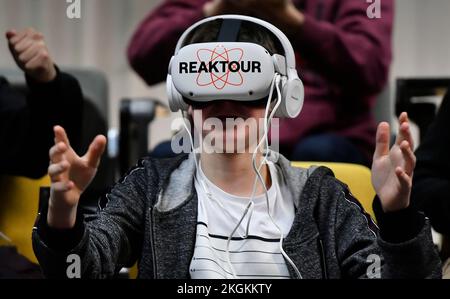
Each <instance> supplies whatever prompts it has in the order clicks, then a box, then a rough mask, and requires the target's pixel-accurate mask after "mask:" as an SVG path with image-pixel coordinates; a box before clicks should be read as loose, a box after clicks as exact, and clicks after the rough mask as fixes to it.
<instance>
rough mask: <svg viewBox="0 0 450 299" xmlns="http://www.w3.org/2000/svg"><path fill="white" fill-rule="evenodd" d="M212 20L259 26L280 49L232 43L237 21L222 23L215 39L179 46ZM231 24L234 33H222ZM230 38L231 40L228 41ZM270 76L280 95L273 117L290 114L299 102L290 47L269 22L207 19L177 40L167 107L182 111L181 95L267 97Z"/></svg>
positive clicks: (301, 92) (298, 82) (198, 97)
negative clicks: (278, 78)
mask: <svg viewBox="0 0 450 299" xmlns="http://www.w3.org/2000/svg"><path fill="white" fill-rule="evenodd" d="M215 20H223V22H225V21H229V20H231V21H232V22H234V21H235V20H236V22H242V21H245V22H252V23H255V24H257V25H260V26H262V27H264V28H265V29H267V30H269V31H270V32H271V33H272V34H273V35H274V36H275V37H276V38H278V40H279V41H280V44H281V45H282V46H283V49H284V52H285V53H283V54H284V55H280V54H274V55H271V54H270V53H269V52H268V51H267V50H266V49H265V48H264V47H262V46H260V45H258V44H256V43H244V42H236V41H234V40H236V39H237V33H238V32H239V29H240V23H237V24H239V25H236V24H233V23H231V26H226V24H225V25H224V24H222V29H221V32H220V33H219V38H218V39H219V40H218V41H212V42H208V43H194V44H189V45H185V40H186V38H187V37H188V36H189V34H190V33H191V32H192V31H194V30H195V29H196V28H198V26H200V25H202V24H205V23H207V22H211V21H215ZM233 26H234V27H236V28H235V29H234V30H235V32H234V33H233V32H232V33H231V34H230V32H227V30H228V31H230V29H227V28H226V27H233ZM224 27H225V29H224ZM232 30H233V29H231V31H232ZM222 31H225V34H223V32H222ZM230 35H231V36H232V37H230ZM221 36H222V37H221ZM223 36H226V37H225V38H223ZM220 39H222V40H220ZM230 39H231V40H233V41H229V40H230ZM276 74H280V75H282V80H281V81H282V83H281V86H280V88H281V94H282V99H281V104H280V106H279V109H278V110H277V112H276V116H277V117H287V118H295V117H297V116H298V115H299V113H300V111H301V109H302V106H303V98H304V88H303V83H302V81H301V80H300V78H299V77H298V74H297V70H296V65H295V56H294V50H293V48H292V45H291V44H290V42H289V40H288V38H287V37H286V36H285V35H284V33H283V32H281V31H280V30H279V29H278V28H276V27H275V26H273V25H272V24H270V23H267V22H265V21H262V20H260V19H256V18H252V17H247V16H240V15H223V16H216V17H211V18H207V19H204V20H202V21H200V22H197V23H196V24H194V25H192V26H191V27H190V28H189V29H187V30H186V31H185V32H184V33H183V35H182V36H181V38H180V39H179V41H178V44H177V47H176V50H175V54H174V56H173V57H172V59H171V61H170V64H169V72H168V76H167V82H166V84H167V85H166V86H167V94H168V98H169V106H170V109H171V110H172V111H174V112H175V111H178V110H183V111H185V110H187V109H188V105H187V104H186V102H185V101H184V99H183V98H187V99H189V100H191V101H197V102H209V101H214V100H234V101H255V100H260V99H263V98H267V96H268V94H269V91H270V85H271V83H272V80H273V78H274V76H275V75H276Z"/></svg>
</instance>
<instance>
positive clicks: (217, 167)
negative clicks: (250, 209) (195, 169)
mask: <svg viewBox="0 0 450 299" xmlns="http://www.w3.org/2000/svg"><path fill="white" fill-rule="evenodd" d="M261 160H262V155H261V154H258V156H257V159H256V161H257V162H258V163H257V165H259V163H260V161H261ZM200 161H201V166H202V170H203V173H204V174H205V175H206V177H207V178H208V179H209V180H210V181H211V182H212V183H213V184H215V185H216V186H217V187H219V188H220V189H222V190H223V191H225V192H227V193H230V194H233V195H236V196H243V197H250V196H251V194H252V191H253V184H254V182H255V178H256V173H255V172H254V170H253V167H252V154H248V153H247V154H207V153H202V154H201V156H200ZM260 172H261V175H262V177H263V179H264V181H265V182H266V186H267V189H269V188H270V185H271V180H270V174H269V170H268V167H267V165H264V166H263V167H262V168H261V171H260ZM256 186H257V188H256V194H255V195H260V194H263V193H264V188H263V186H261V183H260V182H259V180H258V183H257V185H256Z"/></svg>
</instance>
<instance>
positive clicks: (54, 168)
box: [48, 160, 70, 182]
mask: <svg viewBox="0 0 450 299" xmlns="http://www.w3.org/2000/svg"><path fill="white" fill-rule="evenodd" d="M69 168H70V164H69V162H67V161H65V160H64V161H61V162H60V163H56V164H51V165H50V166H49V167H48V175H49V176H50V179H51V181H52V182H59V181H61V180H62V174H64V173H65V172H66V171H68V170H69Z"/></svg>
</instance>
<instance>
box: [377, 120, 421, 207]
mask: <svg viewBox="0 0 450 299" xmlns="http://www.w3.org/2000/svg"><path fill="white" fill-rule="evenodd" d="M399 122H400V124H399V132H398V134H397V139H396V140H395V144H394V146H393V147H392V148H391V149H390V150H389V144H390V129H389V124H388V123H385V122H383V123H381V124H380V125H379V126H378V130H377V137H376V149H375V154H374V156H373V164H372V184H373V187H374V188H375V191H376V193H377V195H378V197H379V198H380V200H381V205H382V207H383V210H384V211H385V212H393V211H398V210H401V209H404V208H407V207H408V206H409V203H410V195H411V187H412V177H413V172H414V167H415V165H416V157H415V155H414V153H413V140H412V137H411V131H410V127H409V120H408V115H407V114H406V113H405V112H403V113H402V114H401V115H400V118H399Z"/></svg>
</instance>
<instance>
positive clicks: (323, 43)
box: [128, 0, 394, 166]
mask: <svg viewBox="0 0 450 299" xmlns="http://www.w3.org/2000/svg"><path fill="white" fill-rule="evenodd" d="M369 5H370V4H368V3H367V2H366V1H362V0H345V1H344V0H327V1H324V0H265V1H256V0H239V1H235V0H213V1H206V0H171V1H164V2H163V3H162V4H161V5H160V6H159V7H157V8H156V9H155V10H153V11H152V12H151V13H150V14H149V15H148V16H147V17H146V18H145V19H144V20H143V21H142V23H141V24H140V25H139V27H138V29H137V30H136V32H135V34H134V36H133V37H132V39H131V42H130V45H129V48H128V57H129V61H130V64H131V66H132V67H133V68H134V70H135V71H136V72H137V73H138V74H139V75H140V76H141V77H142V78H143V79H144V80H145V82H146V83H147V84H148V85H153V84H156V83H159V82H162V81H164V80H165V78H166V74H167V67H168V64H169V60H170V57H171V55H172V53H173V50H174V49H175V44H176V41H177V40H178V38H179V37H180V36H181V34H182V32H183V31H184V30H185V29H186V28H187V27H189V26H190V25H192V24H193V23H195V22H197V21H198V20H200V19H202V18H204V17H207V16H212V15H218V14H228V13H230V14H244V15H251V16H255V17H258V18H261V19H265V20H266V21H269V22H270V23H272V24H274V25H275V26H277V27H279V28H280V29H282V30H283V31H284V32H285V33H286V35H287V36H288V37H289V39H290V41H291V43H292V45H293V47H294V50H295V51H296V58H297V69H298V72H299V75H300V78H301V79H302V81H303V83H304V85H305V98H306V101H305V104H304V108H303V111H302V113H301V114H300V116H299V117H297V118H296V119H287V120H281V121H280V126H281V127H280V152H281V153H282V154H284V155H285V156H286V157H287V158H289V159H290V160H298V161H324V162H327V161H336V162H350V163H359V164H364V165H368V166H369V165H370V163H371V159H372V157H371V153H372V152H373V150H374V145H375V144H374V136H375V122H374V119H373V116H372V108H373V106H374V104H375V101H376V96H377V94H378V93H379V92H380V91H382V89H383V87H384V86H385V84H386V82H387V78H388V72H389V66H390V64H391V59H392V54H391V36H392V23H393V13H394V12H393V10H394V3H393V0H383V1H381V7H380V14H381V18H374V19H370V18H369V17H368V15H367V10H368V8H369ZM170 151H171V149H170V142H169V143H163V144H161V145H160V146H158V147H157V148H156V149H155V152H156V153H157V155H156V156H164V155H167V156H171V155H173V153H171V152H170Z"/></svg>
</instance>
